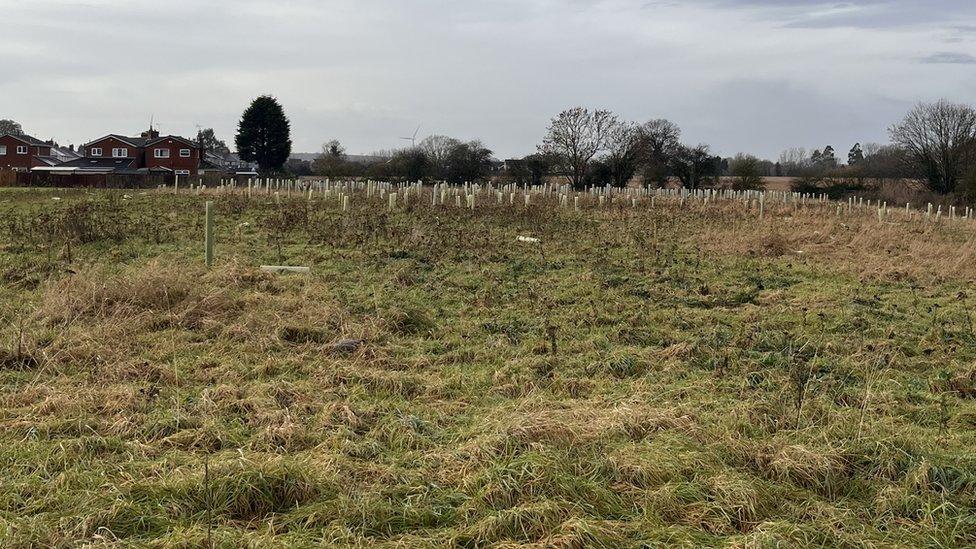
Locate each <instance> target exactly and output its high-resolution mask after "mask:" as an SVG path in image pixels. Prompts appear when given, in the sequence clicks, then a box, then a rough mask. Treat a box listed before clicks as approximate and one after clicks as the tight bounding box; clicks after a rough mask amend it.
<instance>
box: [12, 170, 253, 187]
mask: <svg viewBox="0 0 976 549" xmlns="http://www.w3.org/2000/svg"><path fill="white" fill-rule="evenodd" d="M225 177H226V175H222V174H216V173H214V174H210V173H208V174H204V175H199V176H189V177H188V176H185V175H181V176H180V181H179V182H180V187H184V186H186V187H188V186H190V185H191V184H192V185H194V186H200V185H203V186H205V187H217V186H219V185H220V184H221V183H222V182H224V181H231V180H234V179H236V180H237V182H238V183H239V184H240V183H243V184H245V185H246V184H247V178H246V177H243V178H242V177H240V176H238V177H237V178H231V179H225ZM174 180H175V176H174V175H173V174H172V173H165V174H164V173H152V174H96V173H78V172H73V173H53V172H18V171H13V170H0V187H53V188H63V189H70V188H93V189H154V188H156V187H159V186H160V185H166V186H173V183H174Z"/></svg>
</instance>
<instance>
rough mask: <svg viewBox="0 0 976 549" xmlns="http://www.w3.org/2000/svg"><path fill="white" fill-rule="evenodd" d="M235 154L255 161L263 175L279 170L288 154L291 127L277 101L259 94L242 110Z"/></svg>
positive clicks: (289, 150) (247, 160) (242, 158)
mask: <svg viewBox="0 0 976 549" xmlns="http://www.w3.org/2000/svg"><path fill="white" fill-rule="evenodd" d="M235 143H236V144H237V154H239V155H240V157H241V160H244V161H246V162H257V164H258V167H259V168H260V169H261V171H263V172H268V171H280V170H281V168H282V166H284V165H285V162H286V161H287V160H288V156H289V155H291V124H290V123H289V122H288V117H286V116H285V111H284V109H282V108H281V105H280V104H279V103H278V100H277V99H275V98H274V97H271V96H270V95H262V96H261V97H258V98H257V99H255V100H254V101H253V102H251V106H249V107H248V108H247V110H245V111H244V114H243V115H242V116H241V121H240V123H239V124H238V126H237V138H236V139H235Z"/></svg>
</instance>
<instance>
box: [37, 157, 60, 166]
mask: <svg viewBox="0 0 976 549" xmlns="http://www.w3.org/2000/svg"><path fill="white" fill-rule="evenodd" d="M34 160H37V161H40V162H43V163H44V164H46V165H48V166H57V165H58V164H60V163H61V161H60V160H58V159H57V158H54V157H53V156H35V157H34Z"/></svg>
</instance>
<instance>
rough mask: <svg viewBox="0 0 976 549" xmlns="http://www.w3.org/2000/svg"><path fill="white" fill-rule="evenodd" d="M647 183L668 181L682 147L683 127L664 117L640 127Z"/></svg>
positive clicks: (642, 160) (642, 159)
mask: <svg viewBox="0 0 976 549" xmlns="http://www.w3.org/2000/svg"><path fill="white" fill-rule="evenodd" d="M637 131H638V134H639V136H640V140H641V149H640V150H641V156H642V158H641V162H642V164H643V165H644V181H645V183H650V182H655V183H657V184H658V185H664V184H665V183H667V182H668V176H669V175H670V171H671V170H670V167H671V164H672V160H673V157H674V156H675V154H677V152H678V151H679V150H680V149H681V141H680V140H681V128H679V127H678V125H677V124H675V123H673V122H671V121H669V120H664V119H661V118H659V119H656V120H651V121H648V122H646V123H644V124H643V125H641V126H640V127H639V128H638V129H637Z"/></svg>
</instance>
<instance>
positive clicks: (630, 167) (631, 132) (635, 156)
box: [603, 122, 643, 187]
mask: <svg viewBox="0 0 976 549" xmlns="http://www.w3.org/2000/svg"><path fill="white" fill-rule="evenodd" d="M642 145H643V142H642V140H641V134H640V130H639V128H638V127H637V126H636V125H634V124H633V123H631V122H617V123H615V124H613V125H612V126H611V128H610V131H609V132H607V155H606V157H605V158H604V159H603V162H604V163H605V164H606V165H607V168H608V169H609V171H610V179H611V182H612V184H613V185H614V186H615V187H626V186H627V183H628V182H629V181H630V179H631V178H632V177H634V174H635V173H637V168H638V166H639V165H640V161H641V155H642V149H643V147H642Z"/></svg>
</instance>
